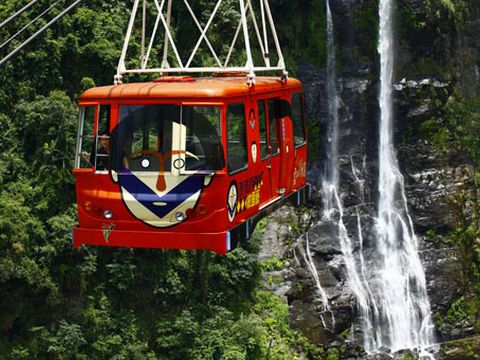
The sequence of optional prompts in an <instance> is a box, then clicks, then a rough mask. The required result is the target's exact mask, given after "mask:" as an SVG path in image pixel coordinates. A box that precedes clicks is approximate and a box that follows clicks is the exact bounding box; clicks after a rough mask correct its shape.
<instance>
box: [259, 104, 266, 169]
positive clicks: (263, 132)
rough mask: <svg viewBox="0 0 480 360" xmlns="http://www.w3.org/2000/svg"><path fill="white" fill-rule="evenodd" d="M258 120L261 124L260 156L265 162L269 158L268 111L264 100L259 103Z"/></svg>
mask: <svg viewBox="0 0 480 360" xmlns="http://www.w3.org/2000/svg"><path fill="white" fill-rule="evenodd" d="M258 119H259V122H260V155H261V159H262V160H264V159H266V158H267V157H268V139H267V110H266V108H265V101H264V100H260V101H259V102H258Z"/></svg>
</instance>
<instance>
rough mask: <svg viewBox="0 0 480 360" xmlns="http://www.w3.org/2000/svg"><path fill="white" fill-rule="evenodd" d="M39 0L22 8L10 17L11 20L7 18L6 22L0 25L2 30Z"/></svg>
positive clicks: (34, 0)
mask: <svg viewBox="0 0 480 360" xmlns="http://www.w3.org/2000/svg"><path fill="white" fill-rule="evenodd" d="M37 1H38V0H33V1H31V2H29V3H28V4H27V5H25V6H24V7H23V8H21V9H20V10H18V11H17V12H16V13H15V14H13V15H12V16H10V17H9V18H7V19H6V20H4V21H3V22H2V23H1V24H0V29H1V28H2V27H4V26H5V25H7V24H8V23H9V22H10V21H12V20H13V19H15V18H16V17H17V16H18V15H20V14H22V13H23V12H24V11H26V10H28V9H29V8H30V7H31V6H32V5H33V4H35V3H36V2H37Z"/></svg>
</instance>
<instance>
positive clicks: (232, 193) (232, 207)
mask: <svg viewBox="0 0 480 360" xmlns="http://www.w3.org/2000/svg"><path fill="white" fill-rule="evenodd" d="M237 202H238V190H237V183H236V182H235V181H233V182H232V183H231V184H230V188H229V189H228V196H227V205H228V219H229V220H230V222H232V221H233V219H234V218H235V214H236V212H237Z"/></svg>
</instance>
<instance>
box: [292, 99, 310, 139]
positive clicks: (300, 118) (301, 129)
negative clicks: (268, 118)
mask: <svg viewBox="0 0 480 360" xmlns="http://www.w3.org/2000/svg"><path fill="white" fill-rule="evenodd" d="M303 109H304V108H303V99H302V94H301V93H294V94H292V122H293V136H294V142H295V146H301V145H303V144H305V141H306V140H307V139H306V135H305V114H304V110H303Z"/></svg>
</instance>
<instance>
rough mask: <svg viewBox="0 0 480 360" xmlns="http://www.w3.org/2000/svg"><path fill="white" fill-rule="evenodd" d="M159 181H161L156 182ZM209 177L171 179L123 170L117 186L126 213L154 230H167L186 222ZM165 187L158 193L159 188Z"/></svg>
mask: <svg viewBox="0 0 480 360" xmlns="http://www.w3.org/2000/svg"><path fill="white" fill-rule="evenodd" d="M159 177H164V180H163V181H159V179H158V178H159ZM210 179H211V177H210V176H206V175H200V174H194V175H190V176H171V175H164V174H158V173H150V172H143V171H139V172H136V171H131V170H129V169H122V170H121V171H120V172H119V173H118V183H119V185H120V188H121V191H122V198H123V201H124V203H125V205H126V206H127V208H128V210H129V211H130V212H131V213H132V215H133V216H135V217H136V218H137V219H139V220H141V221H143V222H144V223H146V224H148V225H151V226H154V227H159V228H163V227H169V226H173V225H177V224H179V223H180V222H182V221H185V220H186V219H187V210H190V209H193V208H195V206H196V204H197V202H198V200H199V198H200V194H201V193H202V190H203V188H204V187H205V186H207V185H208V183H209V182H210ZM162 182H164V184H165V187H164V188H163V189H159V186H158V184H159V183H162Z"/></svg>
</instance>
